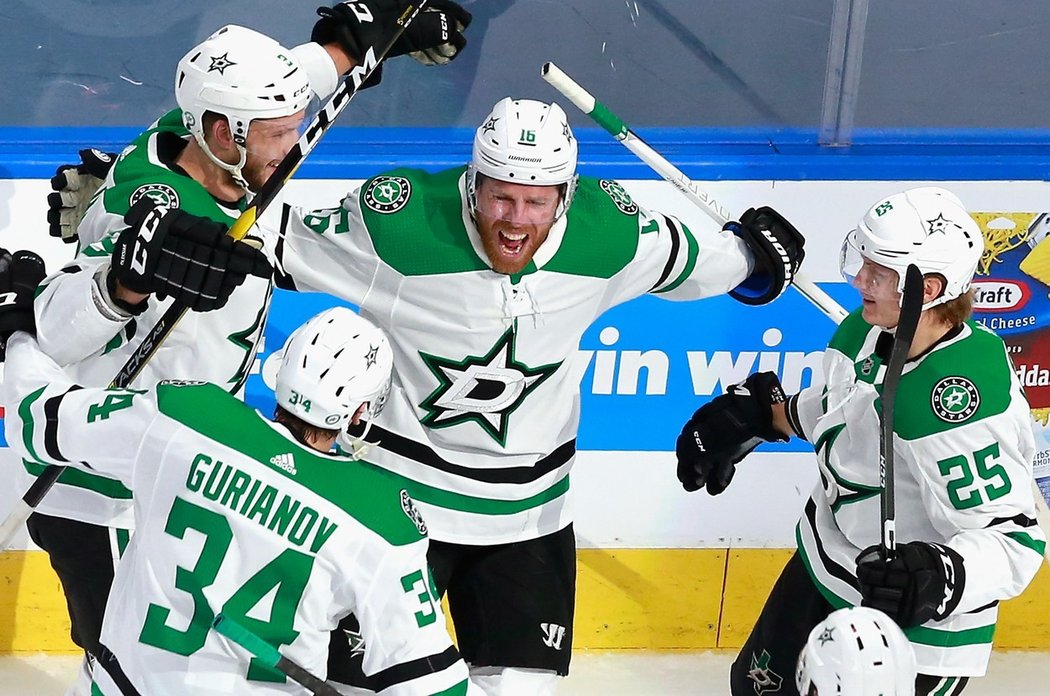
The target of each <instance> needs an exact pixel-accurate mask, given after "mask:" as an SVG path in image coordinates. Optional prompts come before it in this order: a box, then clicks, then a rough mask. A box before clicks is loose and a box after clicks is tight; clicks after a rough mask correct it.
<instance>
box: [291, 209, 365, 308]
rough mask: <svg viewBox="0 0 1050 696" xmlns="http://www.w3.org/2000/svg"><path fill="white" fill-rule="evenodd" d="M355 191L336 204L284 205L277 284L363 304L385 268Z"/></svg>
mask: <svg viewBox="0 0 1050 696" xmlns="http://www.w3.org/2000/svg"><path fill="white" fill-rule="evenodd" d="M357 198H358V196H357V191H354V192H353V193H351V194H349V195H348V196H347V197H346V198H345V199H344V205H342V206H340V207H337V208H323V209H320V210H304V209H302V208H294V207H291V206H285V207H284V214H283V215H282V220H281V233H280V238H279V241H278V242H277V249H276V257H277V264H276V269H277V284H278V286H280V287H294V289H296V290H300V291H308V292H326V293H328V294H329V295H334V296H335V297H338V298H340V299H343V300H346V301H348V302H353V303H355V304H361V303H363V302H364V300H365V297H366V296H367V294H368V292H369V290H371V289H372V287H373V284H374V281H375V278H376V274H377V273H378V271H379V268H380V266H381V263H380V260H379V256H378V254H377V253H376V251H375V248H374V247H373V246H372V241H371V238H370V237H369V236H368V231H367V229H366V228H365V225H364V222H363V221H362V218H361V213H360V208H359V207H358V205H357Z"/></svg>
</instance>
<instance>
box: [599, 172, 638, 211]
mask: <svg viewBox="0 0 1050 696" xmlns="http://www.w3.org/2000/svg"><path fill="white" fill-rule="evenodd" d="M598 186H600V187H601V189H602V191H605V192H606V193H607V194H609V198H611V199H612V202H613V203H615V204H616V207H617V208H619V209H620V212H621V213H623V214H624V215H634V214H635V213H637V212H638V204H637V203H635V202H634V201H633V200H632V199H631V195H630V194H629V193H627V192H626V191H624V189H623V186H620V184H618V183H617V182H615V181H610V180H608V179H602V180H601V181H599V182H598Z"/></svg>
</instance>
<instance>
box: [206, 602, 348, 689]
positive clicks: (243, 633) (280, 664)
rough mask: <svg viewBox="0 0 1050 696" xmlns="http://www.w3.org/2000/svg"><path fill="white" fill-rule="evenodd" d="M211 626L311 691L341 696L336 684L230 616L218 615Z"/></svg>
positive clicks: (267, 664) (259, 659)
mask: <svg viewBox="0 0 1050 696" xmlns="http://www.w3.org/2000/svg"><path fill="white" fill-rule="evenodd" d="M211 627H212V628H213V629H215V631H216V633H218V634H219V635H221V636H225V637H226V638H227V639H228V640H230V641H231V642H233V643H236V644H237V645H239V646H241V647H242V648H244V649H245V650H247V651H248V652H249V653H251V655H252V657H254V658H255V659H256V660H258V661H259V662H261V663H263V664H264V665H266V666H267V667H271V668H273V669H276V670H278V671H280V672H281V673H282V674H285V675H287V676H288V677H290V678H291V679H293V680H295V681H296V682H297V683H299V684H302V685H303V686H305V687H306V688H307V689H309V690H310V691H311V693H314V694H317V696H340V693H339V691H337V690H336V688H335V687H334V686H332V685H331V684H329V683H328V682H326V681H325V680H323V679H321V678H320V677H318V676H315V675H313V674H311V673H310V672H308V671H307V670H306V669H304V668H302V667H300V666H299V665H298V664H296V663H295V662H293V661H292V660H289V659H288V658H287V657H285V656H284V655H282V654H281V652H280V651H279V650H278V649H277V648H275V647H273V646H272V645H270V644H269V643H267V642H266V641H265V640H263V639H262V638H260V637H259V636H257V635H255V634H254V633H252V632H251V631H249V630H248V629H247V628H245V627H244V626H242V625H241V624H239V623H237V622H236V621H234V620H233V619H231V618H229V617H228V616H225V615H223V614H219V615H217V616H216V617H215V620H214V621H212V624H211Z"/></svg>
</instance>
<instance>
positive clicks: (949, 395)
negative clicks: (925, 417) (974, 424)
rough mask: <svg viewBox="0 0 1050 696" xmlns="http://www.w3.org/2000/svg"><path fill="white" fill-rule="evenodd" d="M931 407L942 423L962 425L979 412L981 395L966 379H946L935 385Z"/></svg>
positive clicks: (931, 397)
mask: <svg viewBox="0 0 1050 696" xmlns="http://www.w3.org/2000/svg"><path fill="white" fill-rule="evenodd" d="M930 405H931V406H932V407H933V413H934V415H936V416H937V417H938V418H940V419H941V420H942V421H945V422H947V423H962V422H963V421H965V420H966V419H967V418H969V417H970V416H972V415H973V414H974V413H976V412H977V407H978V406H980V405H981V395H980V394H979V393H978V392H977V386H976V385H974V383H973V382H971V381H970V380H968V379H966V378H965V377H945V378H944V379H942V380H941V381H940V382H937V384H935V385H934V387H933V393H932V394H931V395H930Z"/></svg>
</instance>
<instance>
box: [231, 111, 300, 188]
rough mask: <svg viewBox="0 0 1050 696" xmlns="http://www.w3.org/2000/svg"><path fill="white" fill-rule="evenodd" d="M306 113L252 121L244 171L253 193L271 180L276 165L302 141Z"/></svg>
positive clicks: (246, 147) (247, 141)
mask: <svg viewBox="0 0 1050 696" xmlns="http://www.w3.org/2000/svg"><path fill="white" fill-rule="evenodd" d="M305 119H306V112H305V111H300V112H298V113H295V114H292V115H291V116H282V117H280V118H267V119H258V120H255V121H252V124H251V127H250V128H249V129H248V138H247V140H246V141H245V150H246V151H247V156H246V158H245V161H244V168H243V169H242V170H241V171H242V172H243V174H244V178H245V180H246V181H247V182H248V183H249V184H250V185H251V187H252V190H253V191H258V190H259V189H260V188H261V187H262V185H263V184H265V183H266V180H267V179H269V178H270V175H271V174H273V172H274V170H276V169H277V165H278V164H280V162H281V160H282V159H284V156H285V155H287V154H288V152H289V151H290V150H291V149H292V147H293V146H294V145H295V143H296V142H297V141H298V140H299V136H300V135H301V133H302V127H303V125H304V123H305Z"/></svg>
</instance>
